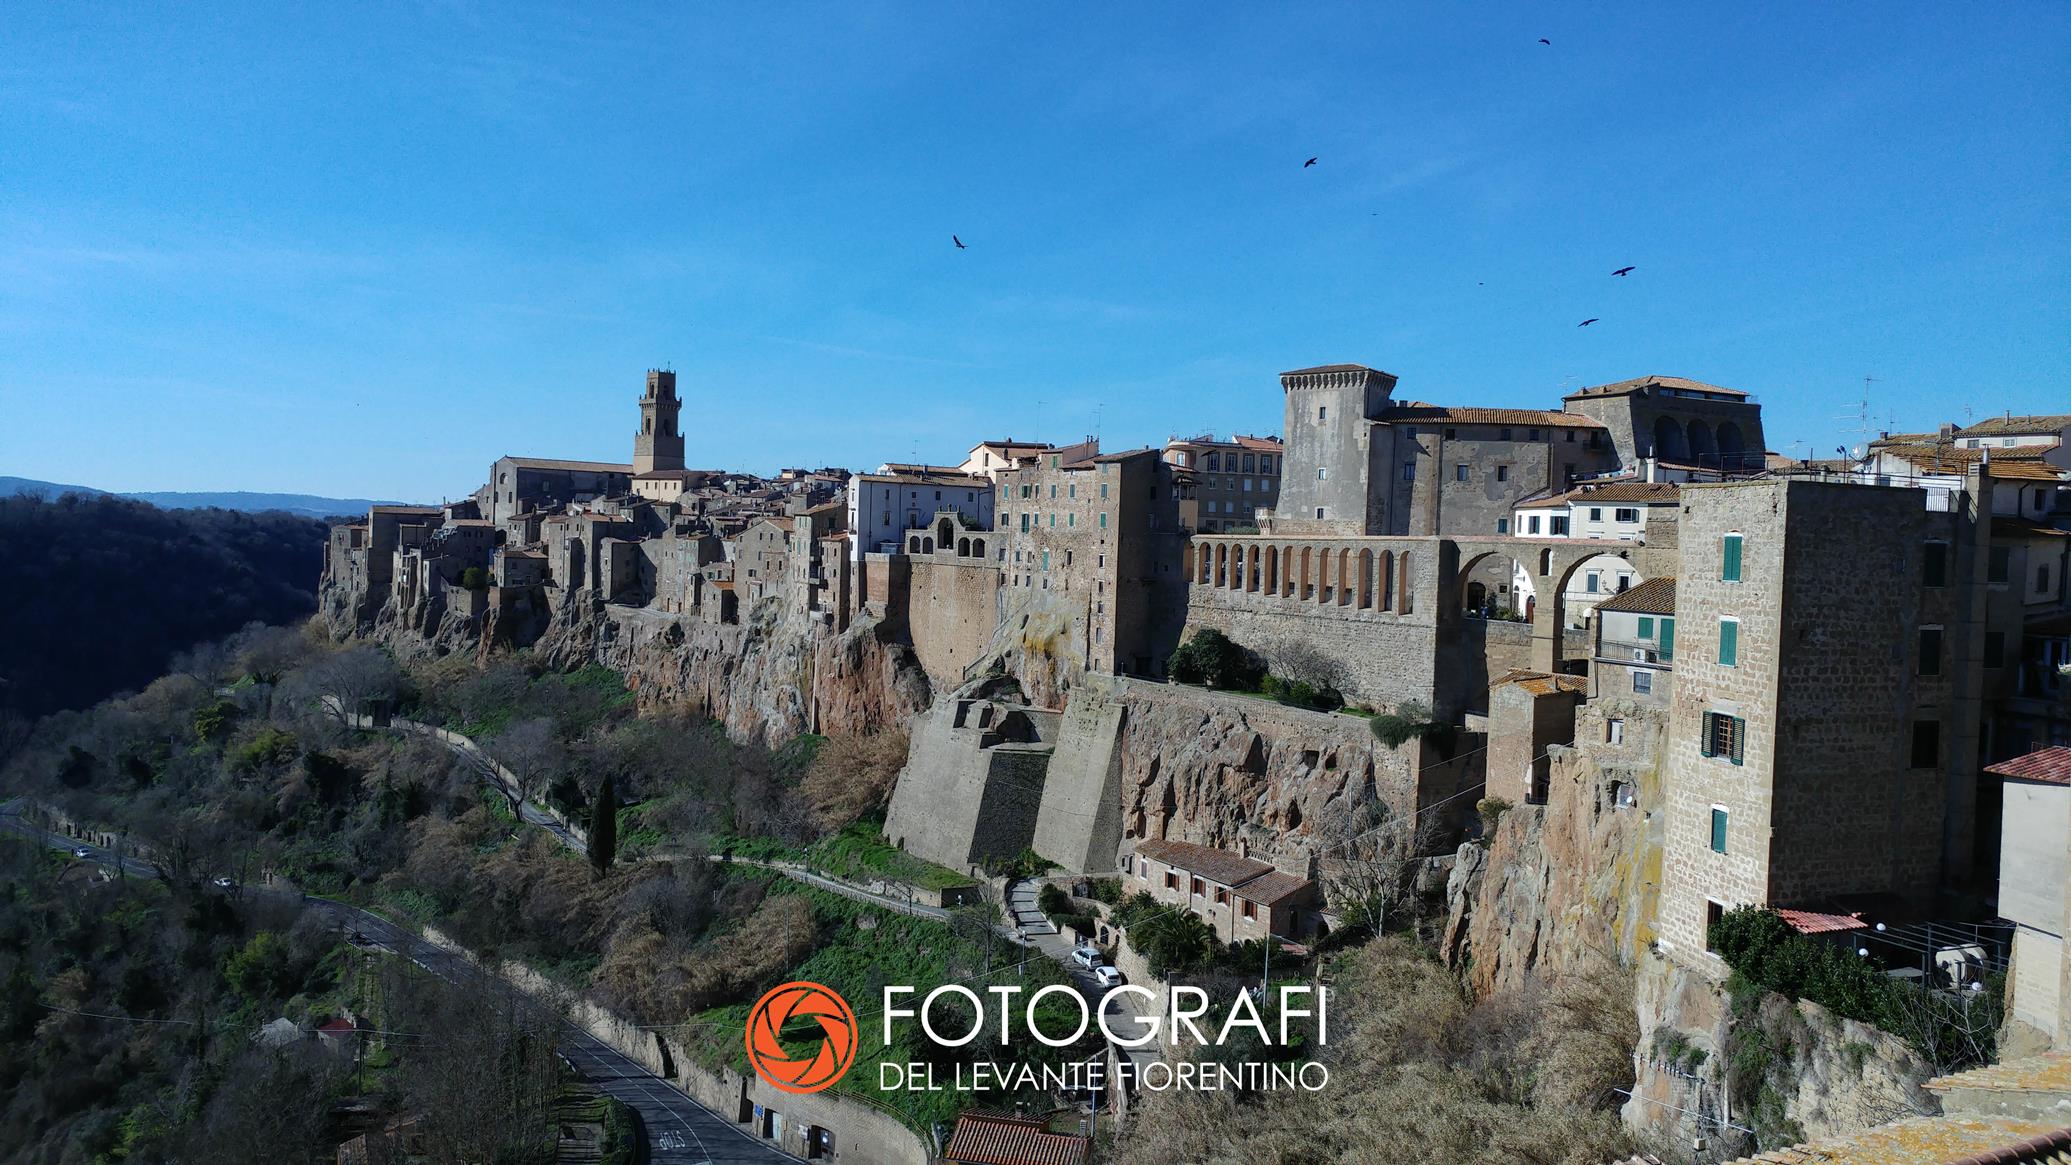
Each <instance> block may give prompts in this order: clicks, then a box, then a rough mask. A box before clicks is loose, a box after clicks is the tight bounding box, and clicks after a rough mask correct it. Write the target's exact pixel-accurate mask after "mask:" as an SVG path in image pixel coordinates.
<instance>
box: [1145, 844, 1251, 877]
mask: <svg viewBox="0 0 2071 1165" xmlns="http://www.w3.org/2000/svg"><path fill="white" fill-rule="evenodd" d="M1136 852H1137V853H1139V854H1142V855H1143V856H1144V857H1147V858H1149V859H1151V860H1152V861H1154V862H1163V863H1165V864H1166V865H1168V866H1172V867H1173V868H1175V869H1180V870H1185V871H1186V872H1187V873H1189V874H1199V875H1201V876H1202V877H1204V878H1208V879H1211V880H1213V881H1217V882H1221V883H1222V884H1223V885H1225V886H1241V885H1243V884H1244V883H1246V882H1249V881H1251V880H1252V879H1253V878H1257V877H1260V876H1261V875H1264V874H1269V873H1271V872H1272V870H1273V867H1272V865H1271V864H1270V863H1267V862H1261V861H1257V860H1255V859H1252V858H1247V857H1240V856H1238V855H1236V854H1233V853H1231V852H1229V851H1228V850H1220V849H1216V848H1215V847H1214V846H1207V845H1195V844H1194V843H1193V842H1190V841H1159V840H1157V839H1148V840H1145V841H1139V842H1137V843H1136Z"/></svg>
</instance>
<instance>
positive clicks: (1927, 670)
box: [1920, 627, 1942, 676]
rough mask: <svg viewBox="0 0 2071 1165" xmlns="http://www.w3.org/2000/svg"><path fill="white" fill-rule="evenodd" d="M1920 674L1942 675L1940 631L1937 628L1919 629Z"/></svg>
mask: <svg viewBox="0 0 2071 1165" xmlns="http://www.w3.org/2000/svg"><path fill="white" fill-rule="evenodd" d="M1920 674H1921V675H1923V676H1938V675H1940V674H1942V629H1941V628H1939V627H1922V628H1921V629H1920Z"/></svg>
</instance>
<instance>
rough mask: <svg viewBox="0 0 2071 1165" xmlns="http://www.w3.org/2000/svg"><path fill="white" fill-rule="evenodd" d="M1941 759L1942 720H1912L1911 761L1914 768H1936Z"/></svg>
mask: <svg viewBox="0 0 2071 1165" xmlns="http://www.w3.org/2000/svg"><path fill="white" fill-rule="evenodd" d="M1941 761H1942V722H1941V721H1939V720H1915V721H1913V763H1912V767H1914V768H1916V769H1932V768H1938V767H1940V765H1941Z"/></svg>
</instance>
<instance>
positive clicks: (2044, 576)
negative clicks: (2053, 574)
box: [2035, 562, 2049, 595]
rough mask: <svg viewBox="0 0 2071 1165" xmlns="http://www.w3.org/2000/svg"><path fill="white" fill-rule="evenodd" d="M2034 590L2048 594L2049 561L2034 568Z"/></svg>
mask: <svg viewBox="0 0 2071 1165" xmlns="http://www.w3.org/2000/svg"><path fill="white" fill-rule="evenodd" d="M2035 590H2036V591H2037V592H2038V593H2040V594H2043V595H2047V594H2049V563H2047V562H2045V563H2043V564H2042V565H2041V566H2038V567H2036V568H2035Z"/></svg>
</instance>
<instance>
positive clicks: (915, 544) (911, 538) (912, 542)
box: [906, 534, 920, 554]
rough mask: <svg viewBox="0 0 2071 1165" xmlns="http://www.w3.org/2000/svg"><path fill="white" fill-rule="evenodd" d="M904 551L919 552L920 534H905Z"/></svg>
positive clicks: (909, 552)
mask: <svg viewBox="0 0 2071 1165" xmlns="http://www.w3.org/2000/svg"><path fill="white" fill-rule="evenodd" d="M906 553H908V554H919V553H920V535H918V534H909V535H907V536H906Z"/></svg>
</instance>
